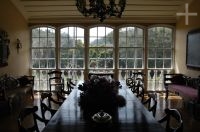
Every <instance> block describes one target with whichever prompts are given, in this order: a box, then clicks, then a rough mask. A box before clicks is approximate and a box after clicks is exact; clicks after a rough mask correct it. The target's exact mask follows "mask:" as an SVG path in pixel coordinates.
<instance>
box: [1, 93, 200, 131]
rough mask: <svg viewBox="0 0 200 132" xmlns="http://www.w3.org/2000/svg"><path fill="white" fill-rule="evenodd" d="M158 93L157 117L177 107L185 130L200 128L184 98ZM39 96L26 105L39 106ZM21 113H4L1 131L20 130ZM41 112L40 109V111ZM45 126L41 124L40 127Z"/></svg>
mask: <svg viewBox="0 0 200 132" xmlns="http://www.w3.org/2000/svg"><path fill="white" fill-rule="evenodd" d="M157 94H158V106H157V113H156V117H155V118H156V119H157V120H158V119H160V118H161V117H162V115H163V110H164V109H165V108H166V107H168V108H176V109H178V110H179V111H180V112H181V114H182V116H183V121H184V132H198V131H199V130H200V121H198V120H195V119H194V118H193V116H192V114H191V112H190V108H189V106H188V104H187V103H185V102H184V101H183V99H182V98H181V97H179V96H175V95H170V96H169V99H168V101H165V94H163V93H157ZM39 98H40V94H39V93H35V94H34V100H32V99H30V98H29V99H27V101H26V106H28V105H38V106H39ZM18 113H19V109H16V110H15V111H13V113H12V114H10V115H2V116H1V117H0V132H18V127H17V115H18ZM38 113H39V114H40V111H38ZM43 127H44V126H43V125H40V129H42V128H43Z"/></svg>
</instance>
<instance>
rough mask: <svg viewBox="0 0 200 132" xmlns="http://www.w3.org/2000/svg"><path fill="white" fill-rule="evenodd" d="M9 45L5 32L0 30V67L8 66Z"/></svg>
mask: <svg viewBox="0 0 200 132" xmlns="http://www.w3.org/2000/svg"><path fill="white" fill-rule="evenodd" d="M9 43H10V40H9V39H8V34H7V32H5V31H4V30H1V29H0V67H3V66H7V65H8V56H9V54H10V51H9Z"/></svg>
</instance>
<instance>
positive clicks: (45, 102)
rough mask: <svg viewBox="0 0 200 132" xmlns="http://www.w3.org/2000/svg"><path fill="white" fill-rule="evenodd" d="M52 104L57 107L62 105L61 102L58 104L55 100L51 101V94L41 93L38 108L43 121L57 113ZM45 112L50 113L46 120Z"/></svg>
mask: <svg viewBox="0 0 200 132" xmlns="http://www.w3.org/2000/svg"><path fill="white" fill-rule="evenodd" d="M52 103H55V104H57V105H59V106H60V105H61V104H62V102H58V101H56V100H55V99H53V98H52V94H51V93H46V92H43V93H41V97H40V107H41V114H42V118H43V119H46V120H49V119H50V118H51V117H53V115H54V114H55V113H56V112H57V109H53V108H52ZM47 112H48V113H50V117H48V118H46V113H47Z"/></svg>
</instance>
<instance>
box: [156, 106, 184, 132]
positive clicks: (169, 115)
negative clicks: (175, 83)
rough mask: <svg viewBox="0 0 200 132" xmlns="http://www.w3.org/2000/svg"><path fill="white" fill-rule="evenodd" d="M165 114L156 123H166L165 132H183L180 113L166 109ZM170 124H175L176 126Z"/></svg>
mask: <svg viewBox="0 0 200 132" xmlns="http://www.w3.org/2000/svg"><path fill="white" fill-rule="evenodd" d="M165 114H166V115H165V116H164V117H163V118H162V119H160V120H159V121H158V122H159V123H164V122H166V127H165V129H166V132H183V118H182V115H181V114H180V112H179V111H178V110H177V109H169V108H166V109H165ZM172 124H176V126H174V125H172Z"/></svg>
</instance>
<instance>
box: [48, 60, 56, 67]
mask: <svg viewBox="0 0 200 132" xmlns="http://www.w3.org/2000/svg"><path fill="white" fill-rule="evenodd" d="M48 68H55V60H54V59H49V60H48Z"/></svg>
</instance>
